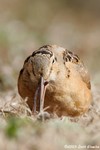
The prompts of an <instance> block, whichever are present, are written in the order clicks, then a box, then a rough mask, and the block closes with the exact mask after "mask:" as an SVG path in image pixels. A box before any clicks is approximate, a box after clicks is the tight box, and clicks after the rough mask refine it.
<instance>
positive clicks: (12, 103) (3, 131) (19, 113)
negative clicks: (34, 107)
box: [0, 84, 100, 150]
mask: <svg viewBox="0 0 100 150" xmlns="http://www.w3.org/2000/svg"><path fill="white" fill-rule="evenodd" d="M99 92H100V90H99V88H98V87H96V86H95V85H93V84H92V93H93V102H92V104H91V106H90V109H89V111H88V112H87V113H86V114H85V115H83V116H80V117H76V118H71V117H62V118H57V117H55V118H52V119H49V120H45V121H40V120H38V119H37V118H36V117H34V116H33V115H32V113H31V111H30V110H29V108H28V106H27V104H26V102H25V101H24V100H22V99H21V98H20V96H19V95H18V94H17V90H16V89H15V91H8V92H6V93H5V92H2V93H1V94H0V95H1V97H0V111H1V112H0V122H1V124H0V148H1V149H2V150H6V149H7V150H17V149H20V150H23V149H24V150H27V149H28V150H40V149H41V150H42V149H43V150H63V149H82V148H84V149H87V148H88V149H100V147H99V146H100V142H99V139H100V134H99V132H100V122H99V120H100V95H99ZM2 102H3V103H2Z"/></svg>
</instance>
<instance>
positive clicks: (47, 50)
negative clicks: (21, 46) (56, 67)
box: [32, 47, 53, 57]
mask: <svg viewBox="0 0 100 150" xmlns="http://www.w3.org/2000/svg"><path fill="white" fill-rule="evenodd" d="M36 54H42V55H43V54H48V55H50V57H52V56H53V53H52V51H50V50H49V49H47V48H44V47H42V48H40V49H39V50H36V51H34V52H33V53H32V56H35V55H36Z"/></svg>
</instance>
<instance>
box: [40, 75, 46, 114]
mask: <svg viewBox="0 0 100 150" xmlns="http://www.w3.org/2000/svg"><path fill="white" fill-rule="evenodd" d="M44 97H45V86H44V78H43V77H42V76H41V79H40V112H42V111H43V107H44Z"/></svg>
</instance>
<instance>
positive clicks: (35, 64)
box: [27, 45, 57, 81]
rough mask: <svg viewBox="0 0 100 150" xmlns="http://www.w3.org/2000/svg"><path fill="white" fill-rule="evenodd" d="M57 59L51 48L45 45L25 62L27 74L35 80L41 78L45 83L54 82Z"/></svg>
mask: <svg viewBox="0 0 100 150" xmlns="http://www.w3.org/2000/svg"><path fill="white" fill-rule="evenodd" d="M56 67H57V58H56V57H55V55H54V53H53V52H52V46H49V45H46V46H43V47H41V48H39V49H38V50H36V51H34V52H33V54H32V55H31V56H30V57H29V58H28V60H27V70H28V73H29V74H30V75H31V77H32V76H34V77H35V78H36V79H37V80H39V79H40V78H41V77H43V79H44V80H45V81H50V80H55V77H56Z"/></svg>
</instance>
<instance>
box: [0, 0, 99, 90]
mask: <svg viewBox="0 0 100 150" xmlns="http://www.w3.org/2000/svg"><path fill="white" fill-rule="evenodd" d="M45 44H57V45H59V46H62V47H65V48H67V49H69V50H72V51H74V52H76V53H77V54H78V55H79V56H80V57H81V59H82V60H83V61H84V63H85V65H86V66H87V67H88V70H89V72H90V73H91V79H92V81H93V82H94V83H95V84H99V83H100V78H99V76H100V70H99V65H100V58H99V57H100V1H98V0H88V1H87V0H84V1H83V0H75V1H74V0H61V1H60V0H55V1H54V0H10V1H8V0H0V90H2V91H3V90H8V89H12V88H15V87H16V84H17V78H18V73H19V70H20V69H21V67H22V65H23V61H24V59H25V58H26V57H27V56H28V55H30V54H31V53H32V51H33V50H35V49H37V48H39V47H40V46H42V45H45Z"/></svg>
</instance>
